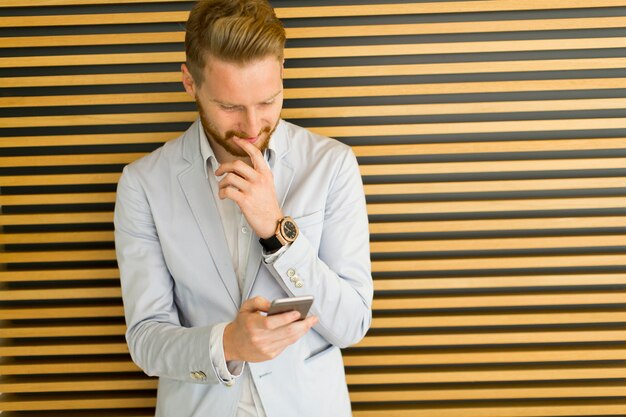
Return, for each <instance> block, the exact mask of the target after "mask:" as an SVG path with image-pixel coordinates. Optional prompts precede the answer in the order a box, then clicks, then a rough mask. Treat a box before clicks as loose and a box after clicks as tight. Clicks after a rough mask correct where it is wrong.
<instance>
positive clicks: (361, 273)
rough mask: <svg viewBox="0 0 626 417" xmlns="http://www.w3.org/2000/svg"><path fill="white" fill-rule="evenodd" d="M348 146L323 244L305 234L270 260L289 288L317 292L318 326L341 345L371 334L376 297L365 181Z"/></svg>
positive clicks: (293, 292)
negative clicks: (274, 258)
mask: <svg viewBox="0 0 626 417" xmlns="http://www.w3.org/2000/svg"><path fill="white" fill-rule="evenodd" d="M346 149H347V152H345V155H344V157H343V159H340V160H339V169H337V170H336V174H335V177H334V178H333V179H332V181H331V182H330V189H329V191H328V193H327V200H326V203H325V208H324V219H323V225H322V227H323V229H322V235H321V239H320V245H319V248H316V247H314V245H313V244H312V243H311V242H310V241H309V240H308V239H307V237H306V236H305V235H304V234H302V233H301V234H300V235H299V236H298V238H297V239H296V240H295V241H294V242H293V243H292V244H291V245H290V246H289V247H288V248H287V250H285V252H284V253H283V254H282V255H281V256H280V257H279V258H278V259H276V260H275V261H274V262H273V263H271V264H268V265H267V267H268V269H269V270H270V272H271V273H272V275H273V276H274V278H275V279H276V280H277V281H278V283H279V284H280V285H281V287H283V289H285V290H286V291H287V292H288V293H290V294H291V295H293V296H299V295H306V294H312V295H313V296H314V297H315V302H314V303H313V307H312V309H311V312H312V313H313V314H315V315H317V316H318V318H319V323H318V324H317V325H316V326H315V330H316V331H317V332H318V333H320V334H321V335H322V336H323V337H324V338H325V339H326V340H328V342H330V343H331V344H333V345H336V346H339V347H341V348H344V347H347V346H350V345H352V344H355V343H357V342H358V341H360V340H361V339H362V338H363V337H364V336H365V333H366V332H367V330H368V329H369V327H370V325H371V321H372V297H373V284H372V276H371V263H370V250H369V227H368V220H367V210H366V205H365V195H364V191H363V183H362V180H361V175H360V172H359V167H358V164H357V160H356V157H355V156H354V154H353V153H352V151H351V150H350V149H349V148H346ZM310 192H311V193H315V192H317V190H315V189H311V191H310ZM286 214H289V213H286ZM298 282H300V284H298Z"/></svg>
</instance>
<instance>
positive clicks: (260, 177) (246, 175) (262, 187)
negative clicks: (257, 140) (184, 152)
mask: <svg viewBox="0 0 626 417" xmlns="http://www.w3.org/2000/svg"><path fill="white" fill-rule="evenodd" d="M233 140H234V141H235V143H236V144H237V145H239V147H241V149H243V150H244V151H245V152H246V153H247V154H248V155H249V156H250V160H251V162H252V166H250V165H248V164H246V163H245V162H243V161H240V160H237V161H233V162H225V163H223V164H222V165H220V167H219V168H218V169H217V171H215V175H217V176H218V177H219V176H221V175H224V174H226V176H225V177H224V178H222V180H221V181H220V182H219V187H220V189H219V197H220V198H222V199H224V198H230V199H231V200H233V201H234V202H235V203H237V205H238V206H239V208H240V209H241V212H242V213H243V215H244V216H245V217H246V220H247V221H248V224H249V225H250V227H252V229H254V231H255V232H256V234H257V236H259V237H260V238H263V239H267V238H269V237H271V236H273V235H274V233H275V232H276V225H277V224H278V221H279V220H280V219H281V218H282V217H283V214H282V211H281V210H280V206H279V205H278V200H277V199H276V190H275V189H274V176H273V175H272V171H271V170H270V168H269V167H268V166H267V163H266V162H265V159H264V158H263V154H262V153H261V151H260V150H259V149H258V148H257V147H256V146H254V145H253V144H251V143H249V142H247V141H245V140H243V139H239V138H233Z"/></svg>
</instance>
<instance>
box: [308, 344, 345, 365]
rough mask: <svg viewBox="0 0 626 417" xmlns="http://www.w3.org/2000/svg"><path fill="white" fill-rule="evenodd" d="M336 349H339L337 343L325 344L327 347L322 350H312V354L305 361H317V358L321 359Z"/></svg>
mask: <svg viewBox="0 0 626 417" xmlns="http://www.w3.org/2000/svg"><path fill="white" fill-rule="evenodd" d="M335 349H339V348H338V347H337V346H335V345H328V346H325V347H323V348H322V349H320V350H317V351H315V352H312V353H311V355H310V356H309V357H308V358H306V359H305V360H304V363H307V364H308V363H311V362H313V361H315V360H316V359H319V358H321V357H323V356H326V355H327V354H329V353H330V352H332V351H333V350H335Z"/></svg>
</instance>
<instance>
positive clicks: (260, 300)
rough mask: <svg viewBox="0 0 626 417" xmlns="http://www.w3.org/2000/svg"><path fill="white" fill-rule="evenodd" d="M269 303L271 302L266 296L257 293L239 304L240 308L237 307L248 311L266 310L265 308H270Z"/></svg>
mask: <svg viewBox="0 0 626 417" xmlns="http://www.w3.org/2000/svg"><path fill="white" fill-rule="evenodd" d="M270 304H271V303H270V302H269V300H268V299H267V298H264V297H261V296H260V295H257V296H256V297H254V298H249V299H247V300H246V301H244V302H243V304H241V308H240V309H239V311H247V312H250V313H254V312H257V311H264V312H267V310H269V309H270Z"/></svg>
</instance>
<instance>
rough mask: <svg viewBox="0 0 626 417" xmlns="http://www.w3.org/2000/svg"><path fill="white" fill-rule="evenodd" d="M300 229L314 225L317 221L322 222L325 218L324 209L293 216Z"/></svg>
mask: <svg viewBox="0 0 626 417" xmlns="http://www.w3.org/2000/svg"><path fill="white" fill-rule="evenodd" d="M293 219H294V221H295V222H296V224H297V225H298V227H299V228H300V229H303V228H306V227H309V226H312V225H314V224H317V223H321V222H322V220H324V211H323V210H322V209H319V210H317V211H314V212H313V213H309V214H305V215H304V216H299V217H294V218H293Z"/></svg>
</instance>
